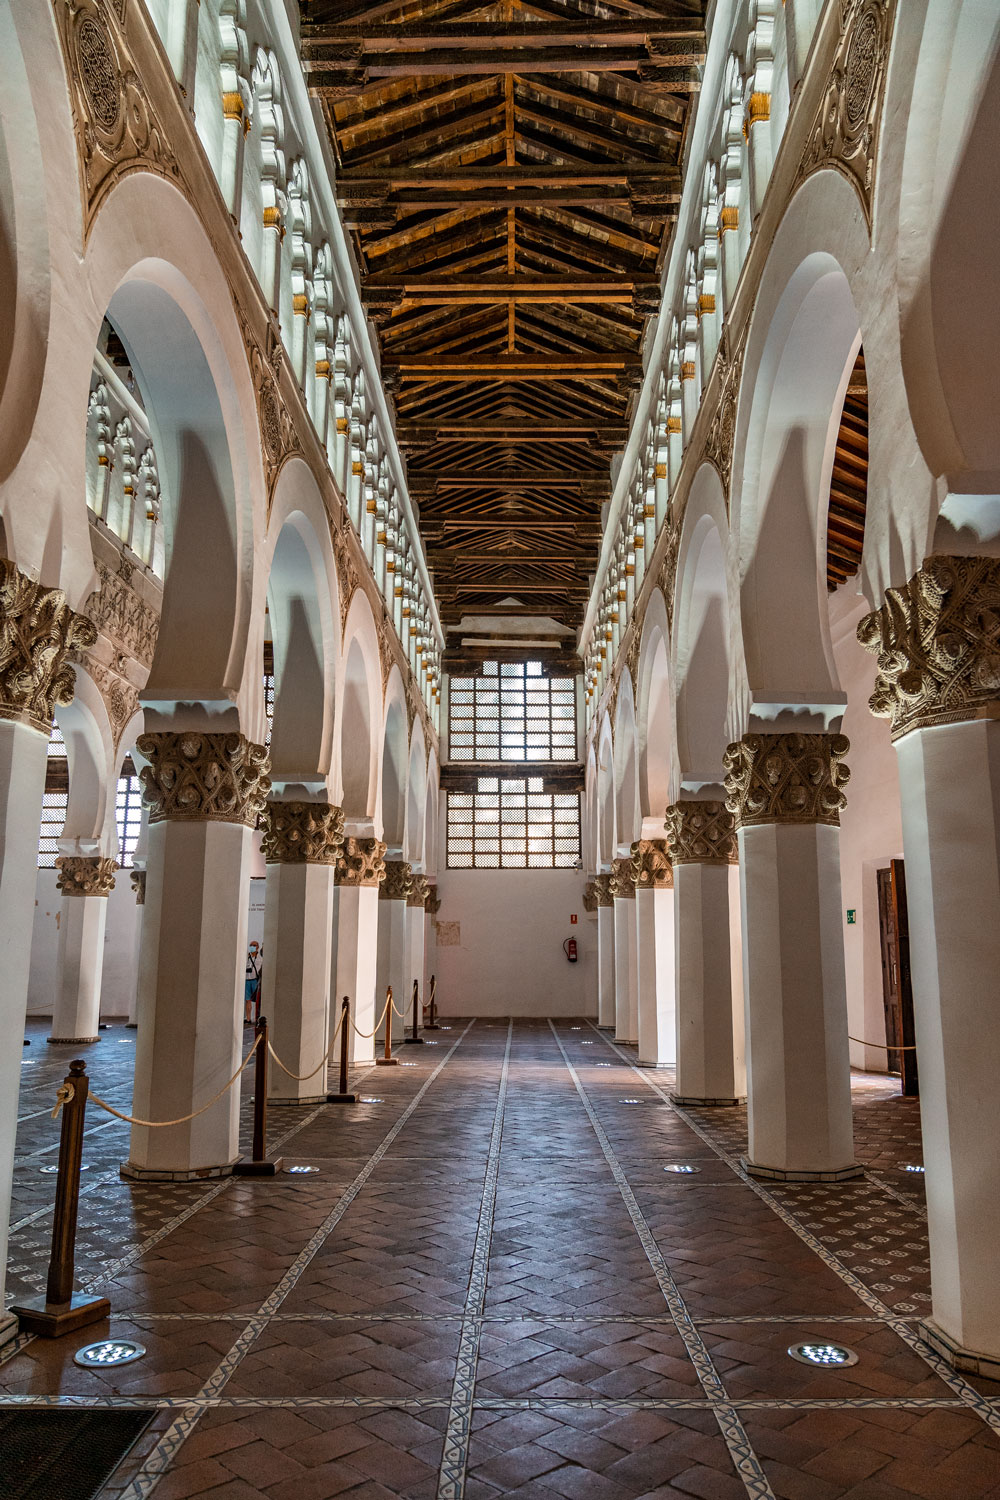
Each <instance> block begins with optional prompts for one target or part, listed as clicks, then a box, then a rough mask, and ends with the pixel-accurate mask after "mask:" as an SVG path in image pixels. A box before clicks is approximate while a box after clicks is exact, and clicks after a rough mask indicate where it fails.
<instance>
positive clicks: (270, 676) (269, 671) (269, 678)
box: [264, 641, 274, 746]
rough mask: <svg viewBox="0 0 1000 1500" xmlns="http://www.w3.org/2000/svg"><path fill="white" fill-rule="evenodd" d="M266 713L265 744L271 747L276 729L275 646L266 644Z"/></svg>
mask: <svg viewBox="0 0 1000 1500" xmlns="http://www.w3.org/2000/svg"><path fill="white" fill-rule="evenodd" d="M264 712H265V714H266V715H267V723H266V726H265V729H264V744H265V745H268V746H269V745H270V743H271V731H272V729H273V728H274V646H273V645H272V644H271V642H270V641H265V642H264Z"/></svg>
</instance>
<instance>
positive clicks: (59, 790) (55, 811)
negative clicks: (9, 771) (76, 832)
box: [38, 724, 69, 870]
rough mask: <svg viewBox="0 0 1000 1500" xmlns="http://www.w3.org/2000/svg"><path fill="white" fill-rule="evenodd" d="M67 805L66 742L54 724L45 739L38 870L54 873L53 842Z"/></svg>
mask: <svg viewBox="0 0 1000 1500" xmlns="http://www.w3.org/2000/svg"><path fill="white" fill-rule="evenodd" d="M68 801H69V761H68V760H67V758H66V741H65V740H64V739H63V737H62V730H61V729H60V728H59V725H58V724H53V725H52V733H51V735H50V736H49V759H48V764H47V766H46V775H45V795H44V796H43V798H42V822H41V828H40V829H39V836H38V868H39V869H40V870H54V869H55V864H56V859H57V858H58V856H59V847H58V844H57V843H56V840H57V839H58V838H59V837H60V836H61V835H62V831H63V827H64V825H65V822H66V805H67V803H68Z"/></svg>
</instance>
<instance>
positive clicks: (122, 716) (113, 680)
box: [73, 652, 139, 750]
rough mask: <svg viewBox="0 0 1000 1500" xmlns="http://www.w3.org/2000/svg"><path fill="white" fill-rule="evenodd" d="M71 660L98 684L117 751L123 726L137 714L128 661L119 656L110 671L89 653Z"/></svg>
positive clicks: (136, 694)
mask: <svg viewBox="0 0 1000 1500" xmlns="http://www.w3.org/2000/svg"><path fill="white" fill-rule="evenodd" d="M73 660H74V661H75V662H77V664H78V665H79V666H80V667H82V669H83V670H84V671H85V672H86V673H87V675H88V677H92V678H93V680H94V682H95V683H96V684H97V688H98V691H99V692H100V694H101V697H102V698H103V699H104V706H105V708H106V709H107V711H108V721H109V723H110V724H111V737H112V739H113V741H114V746H115V749H116V750H117V749H118V746H119V745H120V743H121V738H122V735H123V734H124V733H125V728H126V725H127V724H128V723H129V720H130V719H131V718H132V717H133V716H134V715H135V714H136V713H138V711H139V689H138V688H137V687H136V686H135V684H134V683H132V682H130V681H129V679H128V676H127V675H126V673H127V669H128V660H127V658H126V657H125V656H124V654H121V653H120V654H119V655H117V656H116V658H115V664H114V666H113V667H109V666H107V665H106V664H105V663H104V662H102V661H98V659H97V658H96V657H95V656H92V655H91V654H90V653H89V652H74V653H73Z"/></svg>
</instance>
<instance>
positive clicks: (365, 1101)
mask: <svg viewBox="0 0 1000 1500" xmlns="http://www.w3.org/2000/svg"><path fill="white" fill-rule="evenodd" d="M358 1103H359V1104H384V1103H385V1100H384V1099H373V1098H370V1097H368V1096H367V1095H362V1096H361V1098H360V1099H359V1100H358Z"/></svg>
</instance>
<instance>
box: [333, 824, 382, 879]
mask: <svg viewBox="0 0 1000 1500" xmlns="http://www.w3.org/2000/svg"><path fill="white" fill-rule="evenodd" d="M387 847H388V846H387V845H386V844H383V843H382V841H381V839H356V838H351V837H350V836H349V837H347V838H345V840H344V846H343V848H342V849H341V851H340V854H339V855H338V857H337V876H336V880H337V884H338V885H379V884H380V882H381V880H382V877H383V875H384V874H385V851H386V848H387Z"/></svg>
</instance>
